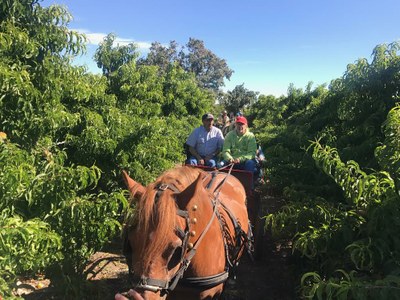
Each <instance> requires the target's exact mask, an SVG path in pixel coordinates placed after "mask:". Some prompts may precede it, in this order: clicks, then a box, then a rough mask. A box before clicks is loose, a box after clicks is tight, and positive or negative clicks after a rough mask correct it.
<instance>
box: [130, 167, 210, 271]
mask: <svg viewBox="0 0 400 300" xmlns="http://www.w3.org/2000/svg"><path fill="white" fill-rule="evenodd" d="M200 172H202V171H200V170H199V169H195V168H192V167H187V166H181V167H176V168H174V169H171V170H168V171H166V172H164V173H163V174H162V175H161V176H159V177H158V178H157V179H156V181H155V182H154V183H151V184H149V185H148V186H147V188H146V191H145V193H144V194H143V195H142V197H141V198H140V199H139V201H138V202H137V205H136V210H135V213H134V215H133V216H132V218H133V219H134V222H135V223H136V224H135V227H136V229H135V230H137V232H138V233H140V236H142V238H143V239H145V240H143V242H141V244H140V245H135V246H136V247H140V252H139V253H142V254H145V255H143V256H142V263H143V268H145V267H146V266H148V265H149V264H150V260H151V257H153V255H160V254H161V251H162V249H164V248H165V244H166V243H167V242H168V235H170V234H171V232H173V230H174V229H175V225H176V224H175V223H176V210H177V204H176V201H175V200H174V199H173V198H174V192H173V191H172V190H170V189H166V190H165V191H163V192H162V193H160V194H159V196H157V192H158V189H157V187H158V186H159V185H160V184H172V185H174V186H175V187H176V188H177V189H178V190H179V191H180V192H182V191H184V190H185V189H186V188H187V187H188V186H189V185H190V184H192V183H193V182H194V181H195V180H196V179H197V177H198V175H199V173H200ZM131 225H132V224H131Z"/></svg>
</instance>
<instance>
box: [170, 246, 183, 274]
mask: <svg viewBox="0 0 400 300" xmlns="http://www.w3.org/2000/svg"><path fill="white" fill-rule="evenodd" d="M181 257H182V247H177V248H176V249H175V251H174V254H172V256H171V259H170V260H169V262H168V270H171V269H172V268H174V267H176V265H177V264H179V263H180V261H181Z"/></svg>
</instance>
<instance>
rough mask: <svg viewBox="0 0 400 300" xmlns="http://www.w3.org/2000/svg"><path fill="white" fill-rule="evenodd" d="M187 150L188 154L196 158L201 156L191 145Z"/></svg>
mask: <svg viewBox="0 0 400 300" xmlns="http://www.w3.org/2000/svg"><path fill="white" fill-rule="evenodd" d="M189 152H190V154H192V155H193V156H194V157H196V158H197V160H200V159H201V156H200V155H199V153H197V151H196V149H194V148H193V147H192V146H189Z"/></svg>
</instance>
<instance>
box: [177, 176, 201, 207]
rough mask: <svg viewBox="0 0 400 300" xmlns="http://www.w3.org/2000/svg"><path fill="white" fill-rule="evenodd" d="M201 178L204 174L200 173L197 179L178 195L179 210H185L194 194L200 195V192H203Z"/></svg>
mask: <svg viewBox="0 0 400 300" xmlns="http://www.w3.org/2000/svg"><path fill="white" fill-rule="evenodd" d="M203 178H204V174H202V173H200V174H199V176H198V177H197V179H196V180H195V181H194V182H193V183H192V184H191V185H189V186H188V187H187V188H186V189H185V190H184V191H182V192H181V193H179V195H178V196H177V198H178V201H177V203H178V206H179V208H180V209H185V207H186V206H187V204H188V203H189V201H190V200H191V199H192V198H193V196H194V195H195V193H200V192H202V190H204V186H203Z"/></svg>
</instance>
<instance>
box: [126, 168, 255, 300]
mask: <svg viewBox="0 0 400 300" xmlns="http://www.w3.org/2000/svg"><path fill="white" fill-rule="evenodd" d="M217 174H218V172H216V171H214V172H212V173H211V176H212V178H211V180H210V181H209V183H208V184H207V185H206V188H207V189H210V188H211V186H212V184H213V182H214V180H215V179H216V177H217ZM224 174H226V173H224ZM229 175H230V172H229V173H227V175H226V177H225V178H224V179H223V180H222V181H221V182H220V184H219V185H218V186H217V188H216V189H215V191H214V195H215V196H214V198H213V199H212V200H211V204H212V206H213V212H212V215H211V218H210V220H209V221H208V223H207V225H206V227H205V228H204V230H203V231H202V233H201V234H200V236H199V238H198V239H197V240H196V242H195V243H194V244H193V245H192V244H190V245H189V237H190V232H191V230H190V218H189V212H188V211H187V210H182V209H179V208H178V209H177V215H178V216H179V217H181V218H184V219H185V229H184V230H182V229H181V228H179V227H176V228H175V233H176V235H177V236H178V237H179V238H180V239H181V240H182V246H181V249H182V252H181V258H180V262H179V264H180V267H179V269H178V270H177V271H176V273H175V274H174V275H173V276H172V277H171V279H170V280H169V281H167V280H161V279H155V278H149V277H146V276H140V277H139V276H135V275H134V274H133V273H131V272H130V274H129V276H130V280H131V283H132V284H133V285H134V288H135V289H138V290H146V291H151V292H159V291H160V294H161V296H163V295H165V294H168V293H170V292H171V291H173V290H174V289H175V287H176V286H177V284H178V282H179V284H180V285H183V286H190V287H195V288H207V287H208V288H211V287H214V286H217V285H219V284H221V283H224V282H225V281H226V280H227V279H228V277H229V271H230V270H231V269H232V268H234V267H235V266H237V264H238V260H239V259H238V256H239V253H240V252H241V251H242V250H243V248H244V247H246V249H247V252H248V253H249V254H250V255H251V253H252V251H253V235H252V233H251V226H250V223H249V230H248V234H246V232H245V231H244V230H243V229H242V228H241V226H240V224H239V223H238V221H237V219H236V217H235V216H234V214H233V213H232V212H231V210H230V209H229V208H228V207H227V206H226V205H224V204H223V203H222V202H221V201H220V200H219V198H218V196H219V192H220V190H221V188H222V186H223V184H224V183H225V181H226V179H227V178H228V176H229ZM156 189H157V194H156V197H160V195H161V193H163V192H164V191H166V190H167V189H169V190H171V191H173V192H174V193H180V191H179V190H178V188H177V187H176V186H175V185H173V184H166V183H162V184H160V185H158V186H156ZM219 206H220V207H222V208H223V209H224V210H225V211H226V213H227V215H228V216H229V219H230V220H231V222H232V224H233V226H234V230H235V237H236V247H235V249H234V251H233V253H229V249H228V248H229V247H228V243H227V241H226V236H225V234H224V233H225V230H224V225H223V220H222V218H221V214H220V212H219V210H218V207H219ZM215 218H217V220H218V223H219V224H220V228H221V232H222V237H223V242H224V249H225V257H226V260H225V261H226V266H225V270H224V271H223V272H222V273H219V274H215V275H211V276H204V277H185V278H183V275H184V273H185V271H186V270H187V268H188V267H189V265H190V262H191V260H192V258H193V257H194V255H195V254H196V251H197V248H198V246H199V245H200V243H201V241H202V240H203V238H204V236H205V235H206V234H207V232H208V230H209V229H210V227H211V225H212V223H213V221H214V219H215ZM186 249H189V250H188V251H186Z"/></svg>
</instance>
